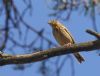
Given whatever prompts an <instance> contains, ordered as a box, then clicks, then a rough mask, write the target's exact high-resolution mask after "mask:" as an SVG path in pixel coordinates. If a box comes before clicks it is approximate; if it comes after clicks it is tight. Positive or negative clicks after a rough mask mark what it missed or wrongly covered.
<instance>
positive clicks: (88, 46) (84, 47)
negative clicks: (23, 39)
mask: <svg viewBox="0 0 100 76" xmlns="http://www.w3.org/2000/svg"><path fill="white" fill-rule="evenodd" d="M97 49H100V40H95V41H89V42H84V43H79V44H72V46H70V47H65V46H63V47H58V48H51V49H48V50H44V51H39V52H35V53H32V54H24V55H15V56H13V55H8V54H1V58H0V66H3V65H8V64H25V63H31V62H37V61H42V60H45V59H48V58H52V57H55V56H60V55H65V54H71V53H75V52H83V51H85V52H88V51H93V50H97ZM73 50H75V51H73Z"/></svg>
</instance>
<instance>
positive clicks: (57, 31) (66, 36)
mask: <svg viewBox="0 0 100 76" xmlns="http://www.w3.org/2000/svg"><path fill="white" fill-rule="evenodd" d="M48 23H49V24H50V26H51V27H52V32H53V36H54V37H55V39H56V41H57V42H58V43H59V44H60V45H61V46H63V45H65V44H74V43H75V42H74V39H73V38H72V36H71V34H70V32H69V31H68V29H67V28H66V27H64V25H63V24H61V23H60V22H59V21H57V20H51V21H49V22H48ZM74 56H75V57H76V59H77V60H78V61H79V62H80V63H81V62H82V61H84V58H83V57H82V56H81V55H80V54H79V53H74Z"/></svg>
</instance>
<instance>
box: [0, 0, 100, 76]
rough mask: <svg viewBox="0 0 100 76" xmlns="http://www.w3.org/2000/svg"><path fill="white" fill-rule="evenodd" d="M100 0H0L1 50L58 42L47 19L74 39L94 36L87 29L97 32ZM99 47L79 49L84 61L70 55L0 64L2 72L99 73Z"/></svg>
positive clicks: (24, 50)
mask: <svg viewBox="0 0 100 76" xmlns="http://www.w3.org/2000/svg"><path fill="white" fill-rule="evenodd" d="M99 15H100V0H0V51H2V52H4V53H7V54H12V55H16V54H28V53H33V52H37V51H43V50H46V49H49V48H53V47H57V46H59V45H58V43H57V42H56V40H55V39H54V37H53V35H52V29H51V27H50V26H49V24H48V21H49V20H52V19H57V20H59V21H60V22H61V23H63V24H64V25H65V26H66V27H67V28H68V29H69V31H70V32H71V34H72V36H73V38H74V39H75V42H76V43H81V42H87V41H91V40H95V39H96V38H95V37H93V36H92V35H89V34H87V33H86V32H85V31H86V29H92V30H94V31H96V32H98V33H99V32H100V21H99V19H100V18H99V17H100V16H99ZM98 54H99V51H98V50H95V51H92V52H81V55H82V56H83V57H84V58H85V62H83V63H82V64H79V63H78V62H77V60H76V59H75V58H74V56H73V55H71V54H70V55H63V56H59V57H53V58H50V59H47V60H43V61H40V62H36V63H29V64H19V65H6V66H1V67H0V75H1V76H8V75H9V76H10V75H14V76H21V75H23V76H34V75H35V76H100V72H99V71H100V68H99V67H98V66H99V64H100V60H99V59H100V58H99V55H98Z"/></svg>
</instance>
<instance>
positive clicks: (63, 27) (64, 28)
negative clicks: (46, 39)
mask: <svg viewBox="0 0 100 76" xmlns="http://www.w3.org/2000/svg"><path fill="white" fill-rule="evenodd" d="M62 29H63V30H65V31H66V32H67V33H68V34H69V36H70V37H71V39H72V43H75V41H74V39H73V37H72V35H71V34H70V32H69V31H68V29H67V28H66V27H65V26H62Z"/></svg>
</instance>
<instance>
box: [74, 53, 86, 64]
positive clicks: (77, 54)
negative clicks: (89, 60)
mask: <svg viewBox="0 0 100 76" xmlns="http://www.w3.org/2000/svg"><path fill="white" fill-rule="evenodd" d="M74 56H75V57H76V59H77V60H78V62H79V63H82V62H83V61H85V60H84V58H83V57H82V56H81V55H80V54H79V53H74Z"/></svg>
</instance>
